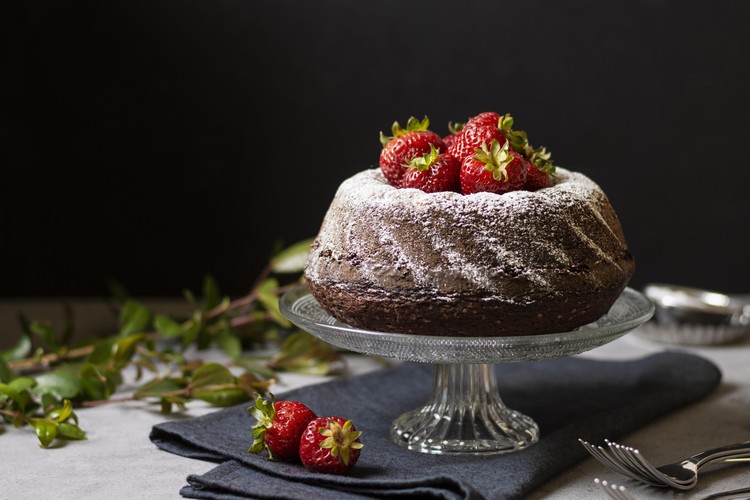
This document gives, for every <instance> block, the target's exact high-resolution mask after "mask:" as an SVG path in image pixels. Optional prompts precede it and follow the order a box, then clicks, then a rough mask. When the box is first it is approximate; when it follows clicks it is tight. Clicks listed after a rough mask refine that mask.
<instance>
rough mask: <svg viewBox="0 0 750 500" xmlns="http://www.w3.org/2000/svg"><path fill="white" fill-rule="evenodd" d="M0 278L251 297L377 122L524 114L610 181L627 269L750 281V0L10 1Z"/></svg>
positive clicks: (568, 161) (719, 283) (349, 167)
mask: <svg viewBox="0 0 750 500" xmlns="http://www.w3.org/2000/svg"><path fill="white" fill-rule="evenodd" d="M0 23H1V24H0V26H2V31H3V32H2V67H1V68H0V71H1V75H0V76H1V78H2V87H1V92H2V94H1V100H0V106H1V107H2V108H1V109H0V111H1V113H0V141H1V142H0V147H1V148H2V149H0V155H1V156H0V161H1V162H2V180H0V198H1V199H0V208H1V209H2V217H1V219H0V220H1V221H2V222H1V224H2V240H1V242H0V248H1V250H0V253H2V254H3V257H2V262H3V271H2V274H1V275H0V295H2V296H41V295H100V294H106V293H107V281H108V280H110V279H115V280H119V281H120V282H121V283H123V284H124V285H125V286H126V287H127V288H128V289H129V290H130V291H131V292H132V293H134V294H140V295H175V294H178V293H180V291H181V290H182V289H183V288H185V287H188V288H192V289H194V290H197V289H199V287H200V283H201V281H202V279H203V276H204V275H205V274H206V273H211V274H213V275H214V276H215V277H216V279H217V281H218V282H219V284H220V286H221V287H222V289H223V291H224V292H226V293H230V294H239V293H244V292H245V291H246V290H247V288H248V287H249V286H250V284H251V283H252V282H253V280H254V277H255V275H256V274H257V273H258V271H259V270H260V269H261V267H262V266H263V265H264V263H265V262H266V260H267V258H268V256H269V253H270V252H271V251H272V248H273V246H274V244H275V242H276V241H283V242H285V243H292V242H294V241H297V240H300V239H303V238H307V237H310V236H313V235H314V234H315V232H316V231H317V229H318V227H319V224H320V222H321V220H322V217H323V215H324V213H325V210H326V208H327V206H328V204H329V203H330V200H331V198H332V197H333V194H334V192H335V190H336V188H337V186H338V184H339V183H340V182H341V181H342V180H344V179H345V178H346V177H349V176H350V175H352V174H354V173H355V172H357V171H360V170H362V169H364V168H367V167H370V166H372V165H375V164H376V163H377V157H378V153H379V149H380V144H379V142H378V132H379V131H381V130H383V131H387V130H388V129H389V128H390V125H391V123H392V122H393V121H394V120H398V121H400V122H401V123H404V122H405V121H406V119H407V118H408V117H409V116H411V115H415V116H417V117H422V116H424V115H428V116H429V117H430V119H431V122H432V123H433V127H432V128H433V129H435V130H436V131H438V132H441V133H442V132H446V124H447V122H448V121H449V120H452V121H464V120H465V119H466V118H467V117H469V116H471V115H473V114H476V113H478V112H481V111H489V110H492V111H497V112H500V113H511V114H512V115H513V116H514V117H515V119H516V125H517V127H518V128H520V129H524V130H526V131H527V132H528V133H529V136H530V138H531V141H532V143H533V144H534V145H545V146H547V147H548V148H549V149H550V150H551V151H552V152H553V158H554V159H555V160H556V163H557V164H558V165H560V166H563V167H566V168H568V169H571V170H577V171H581V172H583V173H585V174H587V175H588V176H589V177H591V178H593V179H594V180H595V181H597V182H598V183H599V184H600V185H601V186H602V187H603V188H604V190H605V191H606V192H607V194H608V195H609V197H610V200H611V201H612V204H613V205H614V207H615V209H616V211H617V212H618V214H619V215H620V218H621V221H622V224H623V227H624V230H625V234H626V236H627V239H628V243H629V245H630V246H631V249H632V251H633V253H634V254H635V256H636V261H637V271H636V275H635V277H634V278H633V281H632V282H631V284H632V285H633V286H636V287H640V286H642V285H643V284H645V283H647V282H652V281H661V282H672V283H680V284H685V285H694V286H702V287H708V288H713V289H719V290H722V291H728V292H742V293H746V292H749V291H750V282H748V277H749V276H750V272H749V271H750V268H749V265H748V261H749V260H750V259H748V257H747V255H748V250H747V245H746V243H745V242H746V240H747V235H748V234H750V222H749V220H750V217H748V215H750V213H749V212H750V211H749V210H748V186H750V174H749V173H748V171H749V169H748V160H747V154H746V149H747V145H748V141H747V137H748V132H750V125H749V121H748V114H749V112H750V98H749V97H748V92H750V64H749V61H750V57H748V56H749V55H750V4H749V3H747V2H741V1H735V2H725V1H719V2H679V1H656V0H653V1H643V0H641V1H622V2H614V1H561V2H553V1H525V2H509V1H495V2H492V1H478V0H473V1H461V2H447V1H430V2H427V1H396V0H389V1H377V2H372V1H371V2H365V1H354V0H352V1H343V0H323V1H315V2H303V1H299V2H292V1H289V0H284V1H274V2H253V1H249V0H243V1H226V0H205V1H186V0H172V1H141V2H138V1H120V2H118V1H100V0H96V1H71V0H68V1H66V0H59V1H55V2H52V1H48V2H32V1H11V2H7V1H6V2H3V3H1V4H0Z"/></svg>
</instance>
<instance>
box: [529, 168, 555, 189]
mask: <svg viewBox="0 0 750 500" xmlns="http://www.w3.org/2000/svg"><path fill="white" fill-rule="evenodd" d="M550 184H551V178H550V172H548V171H547V170H540V169H538V168H536V166H535V165H534V164H533V163H531V162H530V161H529V162H527V164H526V183H525V184H524V186H523V188H524V189H525V190H526V191H536V190H538V189H542V188H546V187H549V186H550Z"/></svg>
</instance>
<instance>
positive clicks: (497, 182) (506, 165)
mask: <svg viewBox="0 0 750 500" xmlns="http://www.w3.org/2000/svg"><path fill="white" fill-rule="evenodd" d="M527 163H528V162H527V161H526V160H525V159H524V158H523V156H521V155H520V154H519V153H516V152H515V151H511V150H510V145H509V143H508V142H503V143H502V144H501V143H500V142H499V141H497V140H493V141H492V142H491V143H490V146H489V148H488V147H487V144H486V143H485V144H482V147H481V148H477V149H476V150H475V155H474V156H467V157H466V158H465V159H464V160H463V162H462V163H461V192H463V193H464V194H472V193H479V192H490V193H497V194H503V193H507V192H508V191H516V190H519V189H523V187H524V184H525V183H526V168H527Z"/></svg>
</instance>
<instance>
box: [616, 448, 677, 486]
mask: <svg viewBox="0 0 750 500" xmlns="http://www.w3.org/2000/svg"><path fill="white" fill-rule="evenodd" d="M604 441H605V442H606V443H607V446H609V449H610V450H612V452H613V454H614V455H615V456H616V457H617V458H619V459H620V461H621V462H622V463H623V466H624V467H626V468H628V469H629V470H630V471H632V472H633V474H636V475H637V476H639V477H641V478H643V479H645V480H646V482H648V483H649V484H652V485H654V486H666V485H667V483H666V481H665V480H664V478H663V477H662V475H661V474H655V473H654V472H653V471H652V470H651V469H649V468H648V467H644V466H643V464H642V463H641V462H640V461H638V460H636V458H635V455H634V453H638V450H636V449H635V448H631V447H629V446H623V445H621V444H617V443H615V442H614V441H610V440H609V439H605V440H604Z"/></svg>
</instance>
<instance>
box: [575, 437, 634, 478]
mask: <svg viewBox="0 0 750 500" xmlns="http://www.w3.org/2000/svg"><path fill="white" fill-rule="evenodd" d="M578 441H579V442H580V443H581V444H582V445H583V447H584V448H585V449H586V451H588V452H589V454H591V455H592V456H593V457H594V458H595V459H597V460H598V461H599V462H600V463H601V464H602V465H604V466H605V467H607V468H608V469H610V470H613V471H615V472H618V473H620V474H622V475H624V476H627V477H629V478H630V479H635V480H636V481H640V482H644V481H646V479H647V478H644V477H643V476H642V475H636V474H634V473H633V472H631V471H630V470H629V469H627V468H626V467H624V466H623V464H621V463H620V462H619V461H618V460H615V459H614V458H613V457H611V456H610V455H609V454H608V453H607V452H606V451H605V450H604V448H602V447H601V446H596V445H593V444H590V443H588V442H586V441H584V440H583V439H579V440H578ZM646 482H647V481H646Z"/></svg>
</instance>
